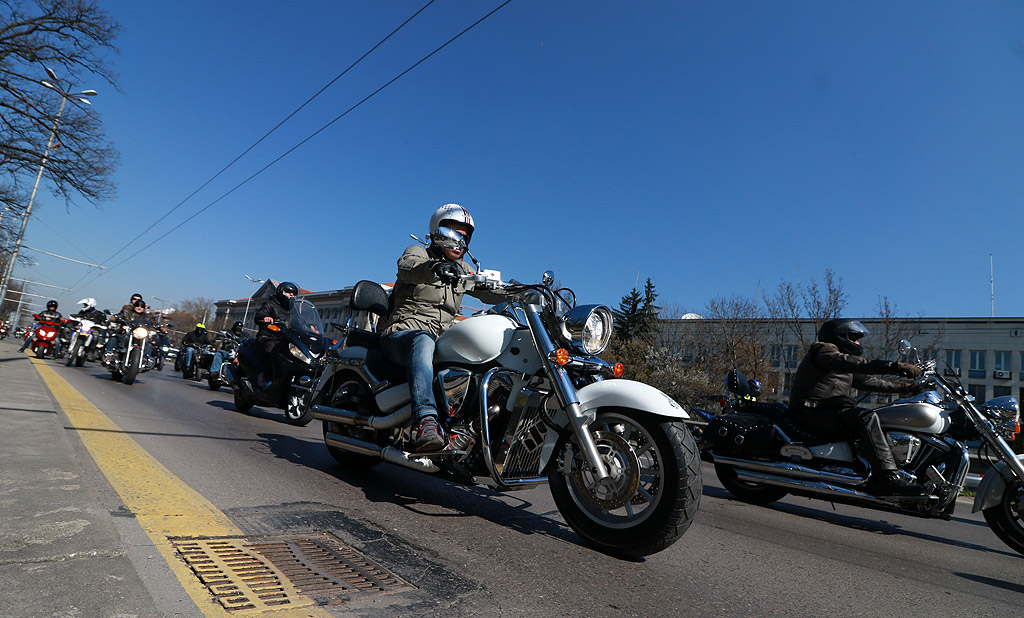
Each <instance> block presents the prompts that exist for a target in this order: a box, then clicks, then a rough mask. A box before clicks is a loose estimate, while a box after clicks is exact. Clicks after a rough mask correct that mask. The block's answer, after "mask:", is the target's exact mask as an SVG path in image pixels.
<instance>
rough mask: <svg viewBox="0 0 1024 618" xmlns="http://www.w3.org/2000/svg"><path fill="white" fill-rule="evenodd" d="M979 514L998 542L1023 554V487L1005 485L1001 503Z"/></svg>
mask: <svg viewBox="0 0 1024 618" xmlns="http://www.w3.org/2000/svg"><path fill="white" fill-rule="evenodd" d="M992 474H995V472H993V473H992ZM981 514H982V515H984V516H985V521H986V522H988V526H989V528H992V532H995V533H996V536H997V537H999V540H1000V541H1002V542H1003V543H1006V544H1007V545H1009V546H1010V548H1012V549H1013V550H1014V551H1016V552H1018V553H1021V554H1024V487H1022V486H1021V485H1020V483H1016V482H1009V483H1007V484H1006V489H1005V490H1004V491H1003V499H1002V501H1000V502H999V504H997V505H995V506H992V507H989V508H987V509H985V510H983V511H982V512H981Z"/></svg>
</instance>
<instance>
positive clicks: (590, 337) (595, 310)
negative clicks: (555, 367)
mask: <svg viewBox="0 0 1024 618" xmlns="http://www.w3.org/2000/svg"><path fill="white" fill-rule="evenodd" d="M562 328H563V335H565V336H566V338H567V339H568V340H569V343H571V344H572V346H573V347H574V348H576V350H577V351H579V352H583V353H584V354H590V355H596V354H600V353H601V352H604V349H605V348H606V347H608V342H609V341H610V340H611V338H612V328H613V322H612V311H611V309H609V308H608V307H605V306H604V305H582V306H579V307H574V308H573V309H570V310H569V312H568V313H566V314H565V317H563V318H562Z"/></svg>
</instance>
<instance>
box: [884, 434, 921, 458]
mask: <svg viewBox="0 0 1024 618" xmlns="http://www.w3.org/2000/svg"><path fill="white" fill-rule="evenodd" d="M887 437H888V439H889V449H890V450H891V451H892V457H893V459H895V460H896V465H897V466H904V465H906V464H908V463H910V462H911V461H912V460H913V459H914V456H915V455H917V453H918V451H920V450H921V439H920V438H918V437H917V436H912V435H910V434H906V433H895V432H894V433H890V434H888V436H887Z"/></svg>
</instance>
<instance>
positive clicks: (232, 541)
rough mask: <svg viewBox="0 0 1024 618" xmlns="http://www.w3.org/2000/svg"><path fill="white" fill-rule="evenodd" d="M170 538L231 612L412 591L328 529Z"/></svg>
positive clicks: (219, 600) (340, 601) (332, 603)
mask: <svg viewBox="0 0 1024 618" xmlns="http://www.w3.org/2000/svg"><path fill="white" fill-rule="evenodd" d="M169 540H170V541H171V544H172V545H173V546H174V548H175V549H176V550H177V551H178V553H179V554H180V555H181V557H182V559H183V560H184V561H185V563H186V564H187V565H188V566H189V568H190V569H192V572H193V573H195V574H196V577H198V578H199V581H201V582H202V583H203V585H204V586H206V587H207V589H209V590H210V592H211V593H212V594H213V596H214V598H216V599H217V601H218V602H220V604H221V605H223V606H224V607H225V608H226V609H228V610H230V611H238V610H257V611H263V610H268V609H281V608H285V607H301V606H303V605H311V604H313V603H316V604H319V605H334V604H337V603H342V602H344V601H347V600H349V599H351V598H353V597H356V596H364V595H370V594H385V593H390V592H398V591H401V590H411V589H413V586H412V585H411V584H409V583H407V582H406V581H405V580H402V579H400V578H399V577H398V576H397V575H395V574H394V573H391V572H390V571H388V570H387V569H385V568H383V567H381V566H380V565H378V564H377V563H375V562H373V561H372V560H370V559H369V558H367V557H366V556H363V555H362V554H360V553H359V552H357V551H356V550H354V549H352V548H351V547H349V546H348V545H346V544H345V543H343V542H342V541H341V540H340V539H338V537H336V536H334V535H332V534H328V533H318V534H312V535H281V536H254V537H215V538H182V537H175V538H171V539H169Z"/></svg>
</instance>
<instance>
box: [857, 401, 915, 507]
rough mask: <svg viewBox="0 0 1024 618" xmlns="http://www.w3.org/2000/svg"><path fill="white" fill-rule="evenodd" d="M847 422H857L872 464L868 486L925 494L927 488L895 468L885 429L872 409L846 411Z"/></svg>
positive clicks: (882, 492)
mask: <svg viewBox="0 0 1024 618" xmlns="http://www.w3.org/2000/svg"><path fill="white" fill-rule="evenodd" d="M847 414H848V415H849V416H848V417H847V420H848V421H851V422H852V424H855V427H854V429H855V430H856V434H857V437H858V438H859V440H860V445H861V448H860V451H861V454H862V455H864V458H865V459H867V460H868V463H870V464H871V472H872V474H871V481H870V484H869V487H870V488H871V490H872V491H874V492H875V493H877V494H879V495H891V496H912V495H918V494H922V493H924V488H923V487H922V486H920V485H918V484H917V483H914V482H912V481H911V480H910V479H909V478H908V477H907V476H906V475H904V474H903V473H901V472H900V471H899V469H898V468H897V467H896V461H895V460H894V459H893V457H892V451H891V450H890V449H889V441H888V440H886V438H885V432H884V431H882V423H881V422H880V421H879V420H878V415H877V414H875V413H874V412H873V411H872V410H867V409H864V408H857V409H854V410H850V411H849V412H848V413H847ZM854 416H855V419H856V420H854V418H851V417H854Z"/></svg>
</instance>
